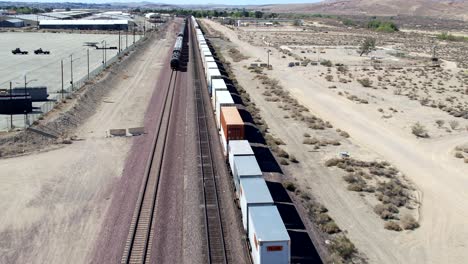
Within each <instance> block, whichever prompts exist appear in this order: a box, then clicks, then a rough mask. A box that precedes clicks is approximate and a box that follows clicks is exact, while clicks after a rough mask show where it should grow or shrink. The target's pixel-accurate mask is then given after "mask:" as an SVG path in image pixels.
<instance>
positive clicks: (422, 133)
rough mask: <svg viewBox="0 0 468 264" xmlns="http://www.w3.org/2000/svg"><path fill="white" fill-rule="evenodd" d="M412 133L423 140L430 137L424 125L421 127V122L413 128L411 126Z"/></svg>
mask: <svg viewBox="0 0 468 264" xmlns="http://www.w3.org/2000/svg"><path fill="white" fill-rule="evenodd" d="M411 132H412V133H413V134H414V135H415V136H417V137H421V138H428V137H429V134H427V130H426V128H425V127H424V126H423V125H421V123H419V122H416V123H415V124H414V125H413V126H411Z"/></svg>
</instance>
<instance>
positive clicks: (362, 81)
mask: <svg viewBox="0 0 468 264" xmlns="http://www.w3.org/2000/svg"><path fill="white" fill-rule="evenodd" d="M357 81H358V83H360V84H361V85H362V86H363V87H372V81H371V80H369V78H363V79H357Z"/></svg>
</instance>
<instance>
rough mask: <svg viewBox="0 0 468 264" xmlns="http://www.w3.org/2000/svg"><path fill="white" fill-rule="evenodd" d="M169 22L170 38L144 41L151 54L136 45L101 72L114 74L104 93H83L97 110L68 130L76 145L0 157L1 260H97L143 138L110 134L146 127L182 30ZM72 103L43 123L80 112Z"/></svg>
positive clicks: (104, 76)
mask: <svg viewBox="0 0 468 264" xmlns="http://www.w3.org/2000/svg"><path fill="white" fill-rule="evenodd" d="M170 27H171V29H170V30H169V31H168V32H170V33H167V36H166V33H161V35H158V36H155V37H153V38H150V39H149V40H147V42H146V43H145V44H144V46H142V48H143V49H146V51H145V52H140V51H138V50H137V51H136V52H135V53H134V54H132V56H134V57H129V58H128V62H126V61H125V60H124V62H123V63H124V66H123V67H121V68H120V72H119V74H118V75H116V72H114V71H115V68H110V69H109V70H108V71H107V72H105V73H104V75H103V76H101V77H102V78H107V77H109V76H110V75H114V76H113V77H112V78H111V79H110V80H111V81H110V83H109V82H107V83H106V86H105V87H98V88H101V89H103V91H102V93H101V94H103V95H105V96H104V97H97V98H90V97H89V95H87V94H86V93H85V92H86V89H85V90H84V91H83V93H79V94H78V95H77V97H82V98H87V102H88V106H89V107H90V108H91V109H84V110H83V111H85V112H86V111H93V112H94V114H92V115H91V117H90V118H87V119H86V121H84V123H80V124H79V125H78V126H77V128H76V130H75V131H71V132H70V133H71V135H73V136H72V137H71V138H72V139H73V141H72V143H73V144H71V145H55V147H51V148H48V150H47V149H46V150H43V151H41V152H39V153H37V152H35V153H34V154H33V155H23V156H18V157H13V158H6V159H2V160H0V171H1V173H0V186H2V191H1V194H0V200H1V202H0V209H1V210H2V212H3V213H2V215H1V217H0V238H1V239H0V240H1V241H2V242H1V246H0V249H1V253H0V262H2V263H64V262H73V263H89V262H90V261H91V259H92V257H93V256H92V253H93V249H94V248H96V245H95V242H96V241H97V238H98V235H99V234H100V231H101V227H102V224H103V220H104V216H105V215H106V212H107V210H108V208H109V205H110V203H111V202H112V191H113V190H114V188H115V186H116V185H117V183H118V182H119V180H120V178H121V175H122V170H123V168H124V163H125V159H126V157H127V153H128V151H129V150H130V147H131V145H132V143H133V142H134V141H135V140H137V138H138V137H133V138H132V137H108V136H107V135H108V133H107V132H108V130H109V129H112V128H129V127H138V126H142V125H143V124H144V117H145V112H146V109H147V107H148V105H149V102H150V99H151V95H152V94H153V91H154V90H155V86H156V85H155V81H156V80H157V77H158V73H159V72H160V69H161V68H162V67H164V64H163V62H164V60H165V58H166V54H168V51H169V49H170V48H171V45H172V43H173V39H174V32H176V30H175V28H176V25H175V24H174V23H171V25H170ZM80 45H81V44H80ZM106 76H107V77H106ZM90 87H91V88H89V87H88V88H87V89H88V90H89V89H92V87H93V86H90ZM104 90H105V91H106V92H104ZM98 93H99V92H98ZM74 101H75V99H71V100H68V102H67V104H68V105H64V106H62V107H58V108H57V110H54V111H53V112H51V113H50V114H49V115H47V116H46V118H45V119H44V120H43V121H41V123H47V122H49V119H54V118H60V117H61V116H63V115H64V114H63V113H62V112H61V111H65V110H71V111H73V109H78V110H79V109H82V108H80V107H77V106H76V105H75V106H74V105H73V102H74ZM70 104H71V105H70ZM71 116H72V117H78V116H80V113H74V114H73V115H71ZM68 121H69V122H71V123H74V122H78V121H79V120H78V118H77V120H73V118H72V119H71V120H68ZM71 123H70V124H71ZM75 125H76V124H75ZM71 127H75V126H71ZM141 137H142V136H141ZM68 143H71V142H68Z"/></svg>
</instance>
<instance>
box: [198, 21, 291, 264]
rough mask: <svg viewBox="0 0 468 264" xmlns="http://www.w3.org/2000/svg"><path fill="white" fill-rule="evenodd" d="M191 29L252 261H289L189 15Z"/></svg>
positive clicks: (234, 115)
mask: <svg viewBox="0 0 468 264" xmlns="http://www.w3.org/2000/svg"><path fill="white" fill-rule="evenodd" d="M191 21H192V25H193V28H192V31H193V32H194V33H195V34H196V36H197V43H196V45H197V47H198V52H199V54H200V57H201V59H202V61H203V69H204V71H205V77H206V83H207V87H208V92H209V94H210V96H211V99H212V107H213V110H214V111H215V112H216V123H217V126H218V130H219V140H220V141H221V143H222V146H223V149H224V155H225V156H226V157H227V159H228V160H229V166H230V168H231V171H232V176H233V177H232V180H233V183H234V184H233V185H234V189H235V194H236V197H237V198H238V199H239V204H240V208H241V213H242V225H243V227H244V231H245V232H246V236H247V238H248V241H249V244H250V254H251V258H252V262H253V263H254V264H289V263H291V239H290V237H289V234H288V232H287V230H286V227H285V225H284V223H283V220H282V218H281V215H280V214H279V211H278V208H277V207H276V205H275V203H274V201H273V198H272V196H271V194H270V191H269V189H268V187H267V184H266V182H265V179H264V178H263V173H262V171H261V169H260V166H259V164H258V161H257V159H256V157H255V154H254V152H253V150H252V148H251V146H250V143H249V141H247V140H245V135H244V133H245V131H244V121H243V120H242V117H241V116H240V114H239V111H238V109H237V107H236V105H235V103H234V100H233V98H232V96H231V93H230V92H229V91H228V89H227V86H226V83H225V81H224V79H223V76H222V75H221V73H220V71H219V68H218V65H217V63H216V62H215V58H214V57H213V54H212V52H211V49H210V47H209V46H208V44H207V42H206V39H205V37H204V35H203V32H202V31H201V29H200V27H199V25H198V23H197V21H196V20H195V18H194V17H191Z"/></svg>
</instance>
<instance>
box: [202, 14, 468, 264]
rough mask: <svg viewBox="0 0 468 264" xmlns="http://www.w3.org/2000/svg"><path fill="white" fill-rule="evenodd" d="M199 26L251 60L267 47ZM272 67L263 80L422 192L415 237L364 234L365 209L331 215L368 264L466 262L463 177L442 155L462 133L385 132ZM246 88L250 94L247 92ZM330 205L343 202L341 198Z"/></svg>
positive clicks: (351, 107)
mask: <svg viewBox="0 0 468 264" xmlns="http://www.w3.org/2000/svg"><path fill="white" fill-rule="evenodd" d="M205 22H206V23H207V24H209V25H210V26H211V27H213V28H214V29H216V30H220V31H222V32H223V33H224V34H225V35H226V37H228V38H229V39H230V41H231V42H232V43H233V44H234V45H236V46H237V48H238V49H239V50H240V51H241V53H242V54H244V55H246V56H250V57H251V58H252V61H253V60H255V59H256V58H264V57H265V56H266V49H265V48H262V47H254V46H251V45H249V44H248V43H245V42H243V41H240V40H239V39H238V38H237V35H236V33H235V32H234V31H232V30H230V29H227V28H226V27H224V26H221V25H219V24H217V23H214V22H211V21H208V20H205ZM270 62H271V63H272V65H274V70H272V71H269V72H268V74H269V75H270V76H272V77H274V78H276V79H278V80H280V82H281V84H282V85H283V86H284V87H285V88H286V89H287V90H289V91H290V92H291V94H292V95H294V97H295V98H297V99H298V100H299V101H300V102H301V103H302V104H304V105H306V106H307V107H308V108H309V109H310V110H311V112H312V113H314V114H316V115H318V116H320V117H321V118H324V119H325V120H329V121H330V122H331V123H332V124H334V125H336V126H337V127H339V128H341V129H344V130H345V131H347V132H349V134H350V135H351V140H352V141H353V142H354V143H356V144H358V145H359V146H362V147H363V148H364V149H369V150H371V151H375V152H376V153H377V154H379V155H380V156H382V157H383V158H385V159H386V160H388V161H390V162H391V163H392V164H394V165H395V166H396V167H397V168H398V169H400V170H401V171H402V172H404V173H405V174H406V175H407V177H408V178H409V179H411V180H412V181H413V182H414V183H415V184H416V185H417V187H418V188H419V189H420V190H421V191H422V197H421V199H422V207H421V212H420V215H421V218H420V224H421V227H420V228H419V229H417V230H416V231H413V232H401V233H394V232H393V233H392V232H390V231H383V230H375V229H373V228H366V226H370V227H375V226H376V223H375V216H373V217H372V215H370V214H369V212H368V211H369V210H364V209H362V210H361V211H360V212H361V213H363V212H364V211H367V213H366V214H367V216H369V218H367V217H363V215H361V214H356V213H353V214H348V211H349V210H351V208H349V209H348V210H347V211H344V212H341V213H340V212H334V216H338V217H337V218H347V219H346V220H344V219H343V220H341V222H340V220H339V219H338V221H337V222H338V223H340V224H341V223H345V224H346V225H345V226H344V228H345V229H348V230H349V235H350V237H351V238H352V239H353V241H355V243H356V244H357V245H358V247H359V248H361V249H362V250H363V251H364V252H365V253H366V254H367V255H368V257H369V258H370V260H371V262H373V263H395V262H397V263H464V261H465V260H466V258H467V256H468V255H467V253H466V252H467V251H466V246H467V243H468V242H467V241H468V225H467V224H466V219H468V218H467V217H468V208H467V207H466V201H467V199H468V192H467V191H466V190H467V189H466V186H468V171H466V167H461V166H457V165H456V164H455V163H454V162H453V160H450V159H448V155H450V153H449V150H450V149H453V148H454V147H455V146H456V145H458V144H460V143H464V142H466V141H467V136H466V133H465V134H461V135H458V136H456V137H454V138H452V139H450V140H448V141H445V140H444V141H427V142H421V140H418V139H416V138H415V137H414V136H413V135H411V134H410V133H408V131H402V130H401V129H398V128H395V127H393V126H390V125H388V124H387V123H385V122H384V121H383V120H382V119H381V118H380V116H379V115H378V114H377V113H371V112H364V111H363V110H362V108H361V107H360V106H359V105H356V104H353V103H352V102H350V101H349V100H347V99H345V98H342V97H339V96H337V95H336V93H334V92H332V91H330V90H329V89H327V84H326V82H325V81H323V80H316V79H308V78H304V77H303V76H302V75H301V74H298V73H295V72H294V71H286V70H285V69H284V68H285V67H280V66H278V67H277V66H276V65H283V64H285V61H284V60H282V59H281V58H280V56H278V55H277V56H270ZM239 68H240V66H239ZM245 88H246V89H247V91H249V89H252V88H253V87H245ZM249 92H250V91H249ZM284 129H286V128H284ZM442 146H443V147H444V148H443V149H442V150H441V147H442ZM298 147H300V146H298ZM305 166H306V168H307V166H311V165H308V164H307V165H305ZM336 184H338V183H336ZM319 186H320V187H321V185H320V184H317V187H319ZM329 187H330V186H329ZM333 193H336V192H333V191H331V192H330V195H331V194H333ZM335 199H336V200H337V201H343V200H344V197H335ZM356 226H360V228H356ZM369 238H374V239H375V241H374V240H373V239H369ZM376 245H378V246H376Z"/></svg>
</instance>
